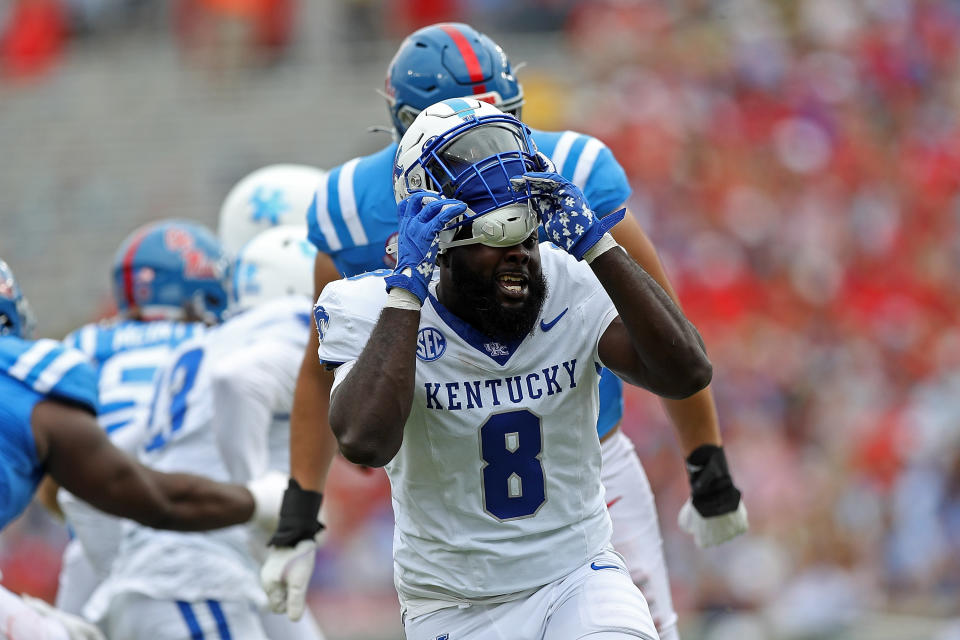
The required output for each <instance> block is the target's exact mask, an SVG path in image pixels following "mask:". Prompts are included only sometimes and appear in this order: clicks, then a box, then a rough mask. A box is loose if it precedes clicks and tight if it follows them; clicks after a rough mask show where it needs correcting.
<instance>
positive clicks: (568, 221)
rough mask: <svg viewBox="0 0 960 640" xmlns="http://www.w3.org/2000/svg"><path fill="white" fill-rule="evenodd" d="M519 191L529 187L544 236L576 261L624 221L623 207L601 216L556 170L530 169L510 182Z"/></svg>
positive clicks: (578, 190) (574, 186)
mask: <svg viewBox="0 0 960 640" xmlns="http://www.w3.org/2000/svg"><path fill="white" fill-rule="evenodd" d="M510 182H511V184H512V185H513V188H514V189H515V190H517V191H520V190H522V189H525V188H529V189H530V196H531V197H530V203H531V206H532V207H533V209H534V211H536V212H537V214H538V215H539V216H540V222H541V224H543V229H544V231H546V233H547V239H548V240H550V242H552V243H553V244H555V245H557V246H558V247H560V248H561V249H564V250H566V251H567V253H569V254H570V255H572V256H573V257H574V258H576V259H577V260H583V256H584V254H585V253H586V252H587V251H589V250H590V248H591V247H593V245H595V244H597V243H598V242H599V241H600V239H601V238H602V237H603V235H604V234H605V233H606V232H607V231H609V230H610V229H611V228H613V226H614V225H615V224H617V223H618V222H620V221H621V220H623V216H624V215H625V214H626V211H627V210H626V209H620V210H619V211H615V212H613V213H611V214H610V215H608V216H606V217H605V218H600V217H599V216H597V215H596V214H595V213H594V212H593V211H591V210H590V207H589V206H588V205H587V201H586V198H584V197H583V192H582V191H580V189H579V188H578V187H577V186H576V185H575V184H573V183H572V182H570V181H569V180H567V179H566V178H564V177H563V176H561V175H560V174H559V173H553V172H540V171H530V172H527V173H525V174H523V176H521V177H519V178H514V179H513V180H511V181H510Z"/></svg>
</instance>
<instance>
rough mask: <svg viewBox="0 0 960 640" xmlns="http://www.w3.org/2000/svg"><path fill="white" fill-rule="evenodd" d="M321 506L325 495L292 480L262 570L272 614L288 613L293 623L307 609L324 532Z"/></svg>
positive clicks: (261, 573) (262, 583)
mask: <svg viewBox="0 0 960 640" xmlns="http://www.w3.org/2000/svg"><path fill="white" fill-rule="evenodd" d="M322 502H323V494H321V493H319V492H317V491H310V490H307V489H303V488H301V487H300V485H299V484H298V483H297V481H296V480H294V479H293V478H290V482H289V485H288V486H287V490H286V492H285V493H284V494H283V506H281V507H280V523H279V525H278V527H277V531H276V533H274V535H273V537H272V538H271V539H270V542H269V544H270V546H269V548H268V549H267V558H266V561H265V562H264V563H263V567H261V569H260V584H261V586H262V587H263V590H264V591H265V592H266V594H267V603H268V605H269V606H270V609H271V611H274V612H275V613H283V612H284V611H286V613H287V616H288V617H289V618H290V619H291V620H299V619H300V616H302V615H303V611H304V609H305V608H306V606H307V604H306V603H307V587H308V586H309V584H310V576H312V575H313V565H314V561H315V558H316V550H317V546H318V545H319V544H320V540H321V535H322V532H323V525H322V524H320V521H319V516H320V505H321V504H322Z"/></svg>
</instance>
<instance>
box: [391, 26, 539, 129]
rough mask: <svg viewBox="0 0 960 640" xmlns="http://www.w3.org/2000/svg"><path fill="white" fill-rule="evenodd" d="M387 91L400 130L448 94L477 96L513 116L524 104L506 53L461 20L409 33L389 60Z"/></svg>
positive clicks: (459, 96)
mask: <svg viewBox="0 0 960 640" xmlns="http://www.w3.org/2000/svg"><path fill="white" fill-rule="evenodd" d="M385 96H386V98H387V104H388V106H389V109H390V118H391V119H392V120H393V126H394V127H395V128H396V130H397V135H398V136H402V135H403V133H404V132H405V131H406V130H407V127H409V126H410V123H412V122H413V120H414V119H415V118H416V117H417V114H418V113H420V112H421V111H423V110H424V109H426V108H427V107H429V106H430V105H431V104H434V103H436V102H440V101H441V100H446V99H448V98H475V99H477V100H480V101H481V102H488V103H490V104H492V105H494V106H495V107H498V108H499V109H500V110H501V111H505V112H507V113H510V114H512V115H514V116H516V117H517V118H519V117H520V108H521V107H522V106H523V89H522V88H521V86H520V83H519V82H517V79H516V77H514V75H513V69H512V68H511V66H510V60H509V59H508V58H507V54H505V53H504V52H503V49H501V48H500V46H499V45H498V44H497V43H495V42H494V41H493V40H491V39H490V38H488V37H487V36H485V35H484V34H482V33H480V32H479V31H477V30H476V29H474V28H473V27H471V26H469V25H466V24H462V23H459V22H444V23H440V24H434V25H430V26H429V27H424V28H422V29H419V30H417V31H415V32H413V33H412V34H410V35H409V36H408V37H407V39H406V40H404V41H403V44H401V45H400V49H399V50H397V53H396V55H394V56H393V60H391V61H390V66H389V67H388V69H387V79H386V86H385Z"/></svg>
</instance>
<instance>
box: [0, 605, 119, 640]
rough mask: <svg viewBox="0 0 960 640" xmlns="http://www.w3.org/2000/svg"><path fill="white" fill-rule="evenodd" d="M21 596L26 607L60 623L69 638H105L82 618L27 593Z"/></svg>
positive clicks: (89, 639) (81, 639)
mask: <svg viewBox="0 0 960 640" xmlns="http://www.w3.org/2000/svg"><path fill="white" fill-rule="evenodd" d="M21 597H22V598H23V601H24V602H25V603H26V604H27V606H28V607H30V608H31V609H33V610H34V611H36V612H37V613H39V614H40V615H41V616H43V617H44V618H50V619H53V620H56V621H57V622H59V623H60V624H62V625H63V628H64V629H66V630H67V636H68V637H69V638H70V640H107V638H106V636H105V635H103V633H102V632H101V631H100V629H98V628H97V627H96V626H95V625H93V624H91V623H89V622H87V621H86V620H84V619H83V618H80V617H78V616H74V615H71V614H69V613H67V612H66V611H60V610H59V609H55V608H54V607H51V606H50V605H49V604H47V603H46V602H45V601H43V600H41V599H39V598H34V597H33V596H28V595H27V594H24V595H22V596H21ZM37 631H39V630H37ZM3 637H6V636H3Z"/></svg>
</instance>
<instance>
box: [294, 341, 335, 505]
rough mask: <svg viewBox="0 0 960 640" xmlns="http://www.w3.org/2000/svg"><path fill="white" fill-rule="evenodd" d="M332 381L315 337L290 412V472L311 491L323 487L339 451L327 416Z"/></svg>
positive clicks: (308, 351)
mask: <svg viewBox="0 0 960 640" xmlns="http://www.w3.org/2000/svg"><path fill="white" fill-rule="evenodd" d="M332 381H333V374H332V373H331V372H329V371H325V370H324V368H323V365H322V364H321V363H320V361H319V360H318V359H317V339H316V338H315V337H314V338H313V340H312V342H311V344H310V345H308V347H307V353H306V355H305V356H304V362H303V365H302V366H301V367H300V375H299V376H298V377H297V384H296V388H295V390H294V394H293V411H292V412H291V415H290V475H291V476H292V477H293V478H294V479H296V481H297V482H298V483H299V484H300V486H301V487H303V488H304V489H309V490H311V491H318V492H322V491H323V487H324V483H325V482H326V477H327V472H328V471H329V470H330V465H331V463H332V462H333V458H334V457H335V456H336V453H337V441H336V439H335V438H334V437H333V432H332V431H331V430H330V424H329V416H328V413H329V411H330V386H331V384H332Z"/></svg>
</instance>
